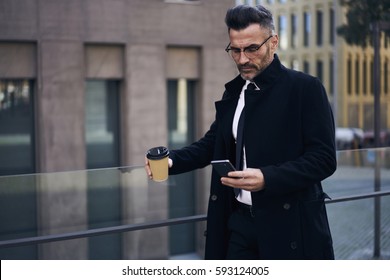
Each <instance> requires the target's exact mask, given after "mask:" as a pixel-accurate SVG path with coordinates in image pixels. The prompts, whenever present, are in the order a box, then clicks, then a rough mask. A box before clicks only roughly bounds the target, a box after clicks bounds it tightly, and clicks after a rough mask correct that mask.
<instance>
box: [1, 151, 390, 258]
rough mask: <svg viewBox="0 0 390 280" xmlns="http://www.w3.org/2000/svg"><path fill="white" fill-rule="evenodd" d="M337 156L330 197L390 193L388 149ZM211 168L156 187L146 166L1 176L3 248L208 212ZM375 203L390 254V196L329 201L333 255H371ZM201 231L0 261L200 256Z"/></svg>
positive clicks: (27, 252)
mask: <svg viewBox="0 0 390 280" xmlns="http://www.w3.org/2000/svg"><path fill="white" fill-rule="evenodd" d="M337 157H338V168H337V171H336V172H335V173H334V174H333V175H332V176H331V177H329V178H327V179H326V180H325V181H324V182H323V187H324V190H325V192H327V193H328V194H329V196H330V197H332V198H333V200H337V199H338V198H340V197H348V196H355V195H359V194H367V193H371V192H374V191H377V190H380V191H384V192H386V191H390V172H389V171H390V148H381V149H369V150H353V151H349V150H346V151H339V152H338V153H337ZM210 170H211V167H210V168H206V169H205V170H202V171H196V172H197V173H194V174H193V176H192V179H193V180H194V182H191V184H188V178H189V177H182V178H181V177H180V176H171V177H170V178H169V180H167V181H165V182H162V183H156V182H154V181H151V180H150V179H149V178H148V177H147V176H146V174H145V171H144V168H143V166H135V167H121V168H107V169H95V170H81V171H71V172H57V173H42V174H28V175H19V176H1V177H0V243H1V241H6V240H15V239H19V238H26V237H36V236H37V237H45V236H53V235H56V234H66V233H75V232H76V233H77V232H85V231H88V230H96V229H107V228H111V227H118V226H121V225H131V226H133V225H143V224H148V223H154V222H163V223H164V222H165V221H167V220H168V219H171V218H187V217H188V216H192V215H205V214H206V209H207V200H208V192H209V190H208V189H209V181H210ZM190 185H191V187H189V186H190ZM194 186H195V187H194ZM378 200H379V201H380V205H379V208H380V209H381V211H380V213H381V214H380V217H379V221H380V223H381V225H380V236H381V239H380V248H381V251H382V256H389V255H390V254H389V253H388V252H390V234H389V232H390V221H389V219H390V215H388V213H390V201H389V200H390V196H384V197H382V198H380V199H374V198H367V199H363V200H353V201H343V202H339V203H328V204H327V209H328V214H329V222H330V225H331V229H332V233H333V239H334V245H335V253H336V258H338V259H348V258H368V257H367V256H368V255H370V254H372V253H373V248H374V245H375V244H374V243H375V242H374V236H375V232H374V221H375V215H376V211H375V210H374V209H375V206H377V202H376V201H378ZM204 229H205V223H204V222H197V223H189V224H180V225H174V226H159V227H157V228H153V229H143V230H136V231H129V232H125V233H122V232H121V233H109V234H103V235H98V236H93V237H90V238H75V239H72V240H65V241H64V240H63V241H56V242H48V243H42V244H40V245H28V246H21V247H12V248H1V249H0V259H10V258H11V259H18V258H23V259H68V258H69V259H118V258H125V259H137V258H140V259H148V258H151V259H153V258H158V259H160V258H161V259H167V258H171V257H172V256H177V255H184V256H187V255H193V253H194V252H195V254H199V255H201V253H199V252H202V250H203V246H204V236H203V232H204ZM180 236H185V237H186V238H180ZM389 258H390V257H389Z"/></svg>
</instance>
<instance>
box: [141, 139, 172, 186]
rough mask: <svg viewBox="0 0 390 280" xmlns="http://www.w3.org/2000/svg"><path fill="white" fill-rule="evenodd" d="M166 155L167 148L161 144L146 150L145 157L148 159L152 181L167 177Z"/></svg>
mask: <svg viewBox="0 0 390 280" xmlns="http://www.w3.org/2000/svg"><path fill="white" fill-rule="evenodd" d="M168 155H169V150H168V149H167V148H166V147H163V146H160V147H154V148H151V149H150V150H149V151H147V153H146V157H147V158H148V160H149V166H150V169H151V171H152V178H153V181H156V182H163V181H165V180H166V179H168Z"/></svg>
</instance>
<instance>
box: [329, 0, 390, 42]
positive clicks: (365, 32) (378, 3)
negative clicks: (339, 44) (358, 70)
mask: <svg viewBox="0 0 390 280" xmlns="http://www.w3.org/2000/svg"><path fill="white" fill-rule="evenodd" d="M340 4H341V6H342V7H345V8H346V10H347V14H346V18H347V23H346V24H343V25H341V26H340V27H338V28H337V33H338V34H339V35H340V36H342V37H343V38H344V39H345V41H346V42H347V43H348V44H350V45H357V46H361V47H363V48H365V47H367V45H368V43H369V42H373V41H374V38H373V36H374V33H373V26H374V24H376V23H379V24H380V23H383V22H390V0H340ZM385 36H387V37H390V31H389V30H386V31H385Z"/></svg>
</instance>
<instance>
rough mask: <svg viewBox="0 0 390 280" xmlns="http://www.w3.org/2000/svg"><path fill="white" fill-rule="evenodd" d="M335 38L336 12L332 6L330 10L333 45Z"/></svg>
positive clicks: (330, 37)
mask: <svg viewBox="0 0 390 280" xmlns="http://www.w3.org/2000/svg"><path fill="white" fill-rule="evenodd" d="M334 40H335V13H334V9H333V8H330V11H329V42H330V44H331V45H333V44H334Z"/></svg>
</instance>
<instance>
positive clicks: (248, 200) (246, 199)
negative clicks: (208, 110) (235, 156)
mask: <svg viewBox="0 0 390 280" xmlns="http://www.w3.org/2000/svg"><path fill="white" fill-rule="evenodd" d="M250 83H251V81H249V80H247V81H246V83H245V85H244V86H243V87H242V90H241V93H240V98H239V100H238V103H237V107H236V112H235V113H234V118H233V127H232V132H233V137H234V139H235V140H236V142H237V128H238V121H239V120H240V116H241V112H242V109H244V106H245V90H246V88H247V87H248V85H249V84H250ZM255 85H256V84H255ZM256 87H257V86H256ZM257 89H259V88H257ZM246 168H247V166H246V155H245V146H244V147H243V152H242V170H245V169H246ZM237 200H238V201H240V202H242V203H245V204H248V205H252V197H251V192H250V191H246V190H241V192H240V194H239V195H238V196H237Z"/></svg>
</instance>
